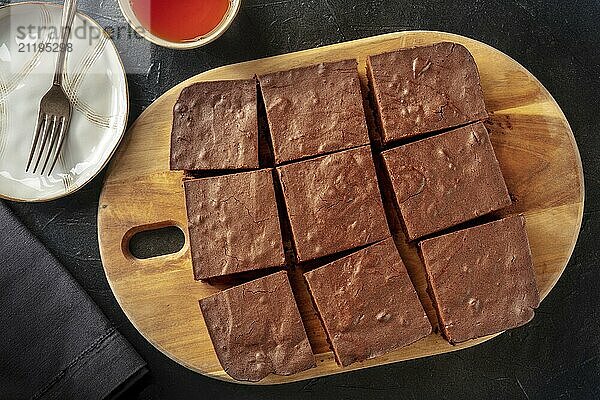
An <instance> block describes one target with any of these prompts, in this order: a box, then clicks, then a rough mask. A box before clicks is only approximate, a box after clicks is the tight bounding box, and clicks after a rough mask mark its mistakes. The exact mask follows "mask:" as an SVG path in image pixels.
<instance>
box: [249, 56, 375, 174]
mask: <svg viewBox="0 0 600 400" xmlns="http://www.w3.org/2000/svg"><path fill="white" fill-rule="evenodd" d="M258 80H259V82H260V88H261V91H262V95H263V98H264V101H265V107H266V110H267V119H268V121H269V128H270V130H271V138H272V141H273V151H274V153H275V162H276V163H277V164H280V163H283V162H285V161H291V160H297V159H300V158H304V157H308V156H315V155H319V154H324V153H330V152H334V151H338V150H343V149H348V148H351V147H357V146H360V145H364V144H368V143H369V135H368V132H367V124H366V120H365V111H364V108H363V103H362V95H361V91H360V82H359V78H358V70H357V63H356V60H344V61H338V62H330V63H322V64H318V65H312V66H309V67H303V68H296V69H292V70H289V71H281V72H274V73H271V74H268V75H262V76H259V77H258Z"/></svg>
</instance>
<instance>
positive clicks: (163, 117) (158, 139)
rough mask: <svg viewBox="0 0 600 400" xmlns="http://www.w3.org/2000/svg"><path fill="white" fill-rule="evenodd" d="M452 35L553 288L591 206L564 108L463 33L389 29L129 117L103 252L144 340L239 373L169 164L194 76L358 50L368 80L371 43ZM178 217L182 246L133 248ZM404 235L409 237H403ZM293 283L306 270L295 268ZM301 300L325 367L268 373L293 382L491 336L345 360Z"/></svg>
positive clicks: (166, 98) (180, 357)
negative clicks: (219, 348)
mask: <svg viewBox="0 0 600 400" xmlns="http://www.w3.org/2000/svg"><path fill="white" fill-rule="evenodd" d="M438 41H454V42H458V43H461V44H463V45H464V46H466V47H467V48H468V49H469V50H470V51H471V53H472V54H473V56H474V57H475V60H476V62H477V65H478V66H479V70H480V73H481V83H482V86H483V92H484V95H485V102H486V105H487V108H488V110H489V111H490V113H491V121H490V123H489V124H488V129H489V130H490V132H491V138H492V143H493V146H494V149H495V151H496V154H497V157H498V159H499V161H500V165H501V168H502V171H503V172H504V176H505V178H506V182H507V185H508V188H509V191H510V193H511V196H512V198H513V200H514V204H513V205H512V206H511V207H510V208H509V209H507V210H504V211H503V212H502V214H513V213H524V214H525V217H526V220H527V231H528V234H529V239H530V242H531V250H532V254H533V260H534V264H535V271H536V278H537V282H538V286H539V287H540V291H541V295H542V297H545V296H546V295H547V294H548V292H550V290H551V289H552V287H553V286H554V284H555V283H556V281H557V280H558V278H559V277H560V275H561V274H562V272H563V271H564V269H565V267H566V265H567V262H568V260H569V257H570V255H571V253H572V251H573V247H574V246H575V242H576V240H577V236H578V233H579V229H580V226H581V220H582V216H583V199H584V192H583V171H582V167H581V160H580V157H579V152H578V149H577V145H576V143H575V140H574V137H573V133H572V132H571V129H570V127H569V124H568V122H567V120H566V119H565V116H564V114H563V113H562V111H561V109H560V108H559V107H558V105H557V104H556V102H555V101H554V99H553V98H552V96H551V95H550V94H549V93H548V91H547V90H546V89H545V88H544V87H543V86H542V84H541V83H540V82H539V81H538V80H537V79H536V78H535V77H534V76H533V75H531V74H530V73H529V72H528V71H527V70H526V69H525V68H523V67H522V66H521V65H519V64H518V63H517V62H516V61H514V60H513V59H511V58H510V57H508V56H507V55H505V54H503V53H501V52H500V51H498V50H496V49H494V48H492V47H490V46H488V45H485V44H483V43H480V42H477V41H475V40H472V39H468V38H465V37H462V36H457V35H453V34H448V33H442V32H427V31H413V32H400V33H391V34H387V35H382V36H375V37H371V38H366V39H361V40H355V41H352V42H346V43H340V44H335V45H331V46H326V47H321V48H317V49H310V50H306V51H301V52H297V53H291V54H284V55H281V56H276V57H270V58H265V59H261V60H256V61H249V62H244V63H240V64H234V65H228V66H224V67H221V68H217V69H213V70H211V71H207V72H205V73H202V74H200V75H197V76H195V77H193V78H191V79H189V80H187V81H185V82H183V83H181V84H179V85H177V86H176V87H174V88H173V89H171V90H169V91H168V92H167V93H165V94H164V95H163V96H161V97H160V98H159V99H158V100H156V101H155V102H154V103H153V104H152V105H151V106H150V107H148V109H146V110H145V111H144V113H142V115H141V116H140V117H139V118H138V120H137V121H136V122H135V123H134V124H133V125H132V126H131V128H130V129H129V132H128V133H127V135H126V138H125V140H124V142H123V144H122V145H121V147H120V149H119V151H118V153H117V154H116V155H115V157H114V159H113V161H112V164H111V166H110V169H109V171H108V174H107V177H106V181H105V183H104V188H103V191H102V195H101V198H100V205H99V210H98V236H99V242H100V253H101V256H102V262H103V264H104V268H105V271H106V276H107V279H108V282H109V283H110V286H111V288H112V290H113V292H114V294H115V296H116V298H117V300H118V302H119V304H120V305H121V307H122V308H123V310H124V311H125V313H126V314H127V316H128V317H129V319H130V320H131V322H132V323H133V324H134V325H135V327H136V328H137V329H138V330H139V331H140V333H141V334H142V335H144V337H145V338H146V339H148V340H149V341H150V342H151V343H152V344H153V345H154V346H156V348H158V349H159V350H160V351H162V352H163V353H165V354H166V355H167V356H169V357H171V358H172V359H174V360H175V361H177V362H179V363H180V364H182V365H184V366H186V367H188V368H190V369H192V370H194V371H197V372H200V373H202V374H204V375H208V376H211V377H214V378H219V379H223V380H232V379H231V378H230V377H229V376H228V375H227V374H226V373H225V372H224V371H223V369H222V368H221V365H220V364H219V361H218V360H217V357H216V355H215V352H214V350H213V346H212V344H211V341H210V338H209V336H208V333H207V330H206V327H205V325H204V321H203V319H202V315H201V313H200V311H199V307H198V299H200V298H203V297H206V296H209V295H211V294H213V293H215V292H216V291H218V290H219V289H220V288H217V287H213V286H210V285H208V284H205V283H200V282H196V281H194V279H193V275H192V265H191V259H190V252H189V240H188V239H189V238H188V234H187V225H186V212H185V200H184V194H183V189H182V184H181V179H182V173H180V172H171V171H169V144H170V130H171V118H172V107H173V104H174V102H175V100H176V98H177V96H178V95H179V92H180V91H181V89H182V88H184V87H185V86H188V85H190V84H191V83H192V82H197V81H204V80H218V79H243V78H251V77H252V76H254V75H255V74H264V73H267V72H272V71H277V70H283V69H289V68H294V67H298V66H303V65H309V64H315V63H318V62H323V61H334V60H341V59H346V58H358V61H359V72H360V75H361V79H362V80H363V84H366V78H365V59H366V57H367V55H369V54H377V53H382V52H386V51H391V50H396V49H399V48H402V47H410V46H416V45H425V44H430V43H434V42H438ZM170 225H175V226H178V227H179V228H181V229H182V230H183V232H185V239H186V243H185V245H184V247H183V248H182V249H181V250H180V251H179V252H177V253H175V254H169V255H165V256H159V257H155V258H151V259H145V260H140V259H136V258H135V257H133V256H132V255H131V253H130V252H129V250H128V247H129V246H128V243H129V239H130V238H131V237H132V236H133V235H134V234H135V233H137V232H140V231H143V230H148V229H155V228H158V227H164V226H170ZM398 239H399V240H400V241H401V240H402V238H398ZM401 250H402V251H401V253H402V257H403V259H404V261H405V263H406V264H407V267H408V269H409V271H411V273H412V278H413V281H414V282H415V283H416V286H417V289H418V291H419V294H420V295H421V297H422V299H424V300H425V303H426V308H427V311H428V315H430V316H431V318H432V320H435V316H434V315H435V313H434V312H433V310H432V308H431V305H430V303H429V302H428V301H427V299H426V297H425V294H424V293H425V286H426V283H425V279H424V277H423V276H422V275H423V274H422V271H421V265H420V261H419V260H418V257H416V253H415V252H414V248H413V247H412V246H401ZM291 278H292V281H293V284H294V286H295V287H296V288H299V287H301V286H299V285H301V279H302V278H301V275H300V274H299V273H292V274H291ZM299 303H300V309H301V312H302V315H303V318H304V321H305V325H306V326H307V331H308V334H309V339H310V341H311V345H312V347H313V350H314V352H315V354H316V358H317V367H316V368H313V369H311V370H308V371H305V372H302V373H300V374H296V375H292V376H289V377H281V376H274V375H271V376H269V377H267V378H266V379H264V380H263V381H262V382H260V383H261V384H274V383H283V382H292V381H297V380H301V379H307V378H314V377H318V376H323V375H329V374H335V373H339V372H343V371H348V370H353V369H360V368H367V367H371V366H375V365H381V364H387V363H392V362H397V361H402V360H407V359H412V358H418V357H425V356H430V355H434V354H439V353H445V352H449V351H455V350H459V349H462V348H466V347H470V346H473V345H476V344H479V343H481V342H483V341H485V340H488V339H490V338H491V337H486V338H483V339H479V340H473V341H470V342H467V343H464V344H461V345H458V346H451V345H450V344H448V343H447V342H446V341H445V340H443V339H442V338H441V337H440V336H439V335H437V334H431V335H430V336H429V337H427V338H425V339H423V340H421V341H419V342H417V343H415V344H413V345H411V346H409V347H406V348H404V349H400V350H398V351H395V352H393V353H389V354H387V355H385V356H382V357H379V358H376V359H373V360H370V361H367V362H364V363H358V364H354V365H352V366H350V367H348V368H339V367H338V366H337V365H336V363H335V361H334V358H333V354H332V353H331V352H330V351H329V348H328V345H327V342H326V340H325V336H324V332H323V329H322V328H321V325H320V323H319V321H318V320H317V318H316V317H315V315H314V312H313V311H312V307H311V305H310V301H309V299H308V298H307V297H305V296H303V295H300V296H299Z"/></svg>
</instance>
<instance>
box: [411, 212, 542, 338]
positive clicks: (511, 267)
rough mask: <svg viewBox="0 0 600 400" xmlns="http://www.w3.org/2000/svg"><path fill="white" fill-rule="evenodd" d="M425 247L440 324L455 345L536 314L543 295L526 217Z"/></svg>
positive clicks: (432, 241)
mask: <svg viewBox="0 0 600 400" xmlns="http://www.w3.org/2000/svg"><path fill="white" fill-rule="evenodd" d="M419 248H420V251H421V256H422V258H423V262H424V264H425V269H426V271H427V282H428V290H429V291H430V295H431V296H432V297H433V301H434V304H435V305H436V309H437V310H436V311H437V314H438V320H439V321H440V327H441V329H442V333H444V335H445V336H446V338H447V339H448V340H449V341H450V343H459V342H464V341H465V340H469V339H475V338H478V337H481V336H486V335H490V334H493V333H497V332H501V331H504V330H506V329H510V328H514V327H517V326H521V325H523V324H525V323H527V322H529V321H530V320H531V319H532V318H533V315H534V311H533V310H534V309H535V308H537V307H538V305H539V304H540V298H539V293H538V289H537V286H536V282H535V272H534V269H533V262H532V260H531V251H530V249H529V242H528V239H527V232H526V230H525V219H524V218H523V217H522V216H520V215H517V216H511V217H508V218H504V219H502V220H499V221H494V222H490V223H487V224H484V225H479V226H476V227H473V228H468V229H464V230H461V231H458V232H453V233H449V234H447V235H443V236H439V237H435V238H432V239H427V240H424V241H422V242H421V243H419Z"/></svg>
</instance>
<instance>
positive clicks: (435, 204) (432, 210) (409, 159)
mask: <svg viewBox="0 0 600 400" xmlns="http://www.w3.org/2000/svg"><path fill="white" fill-rule="evenodd" d="M382 155H383V160H384V163H385V166H386V170H387V173H388V175H389V178H390V180H391V184H392V187H393V191H394V194H395V197H396V205H397V207H398V209H399V211H400V214H401V216H402V220H403V222H404V225H405V228H406V231H407V234H408V237H409V238H410V239H411V240H413V239H416V238H420V237H423V236H425V235H428V234H431V233H434V232H438V231H440V230H443V229H446V228H449V227H451V226H454V225H457V224H460V223H462V222H465V221H468V220H471V219H473V218H476V217H479V216H481V215H484V214H487V213H489V212H492V211H495V210H498V209H500V208H503V207H506V206H508V205H510V203H511V200H510V197H509V194H508V190H507V188H506V184H505V182H504V178H503V176H502V172H501V171H500V166H499V165H498V160H497V159H496V155H495V154H494V149H493V148H492V144H491V142H490V138H489V135H488V132H487V130H486V128H485V126H484V125H483V123H481V122H478V123H476V124H471V125H468V126H465V127H462V128H458V129H455V130H452V131H450V132H447V133H443V134H440V135H436V136H433V137H431V138H427V139H423V140H419V141H417V142H414V143H410V144H406V145H404V146H400V147H397V148H394V149H391V150H386V151H384V152H383V153H382Z"/></svg>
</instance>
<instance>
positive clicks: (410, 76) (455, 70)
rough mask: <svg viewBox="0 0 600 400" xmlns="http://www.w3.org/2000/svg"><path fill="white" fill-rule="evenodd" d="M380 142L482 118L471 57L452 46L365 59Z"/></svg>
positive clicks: (462, 50) (401, 51) (478, 87)
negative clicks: (376, 115) (377, 118)
mask: <svg viewBox="0 0 600 400" xmlns="http://www.w3.org/2000/svg"><path fill="white" fill-rule="evenodd" d="M367 75H368V77H369V81H370V86H371V89H372V91H373V94H374V102H375V105H376V110H377V114H378V116H379V122H380V129H381V136H382V140H383V142H384V143H386V144H387V143H390V142H392V141H394V140H398V139H404V138H407V137H411V136H417V135H420V134H423V133H427V132H433V131H438V130H442V129H447V128H452V127H455V126H458V125H462V124H466V123H469V122H474V121H479V120H482V119H485V118H487V116H488V114H487V112H486V110H485V104H484V102H483V92H482V90H481V85H480V82H479V72H478V71H477V65H476V64H475V61H474V60H473V56H471V53H469V51H468V50H467V49H466V48H465V47H463V46H461V45H460V44H457V43H448V42H442V43H436V44H434V45H430V46H422V47H413V48H408V49H401V50H398V51H394V52H391V53H384V54H378V55H375V56H369V57H368V58H367Z"/></svg>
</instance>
